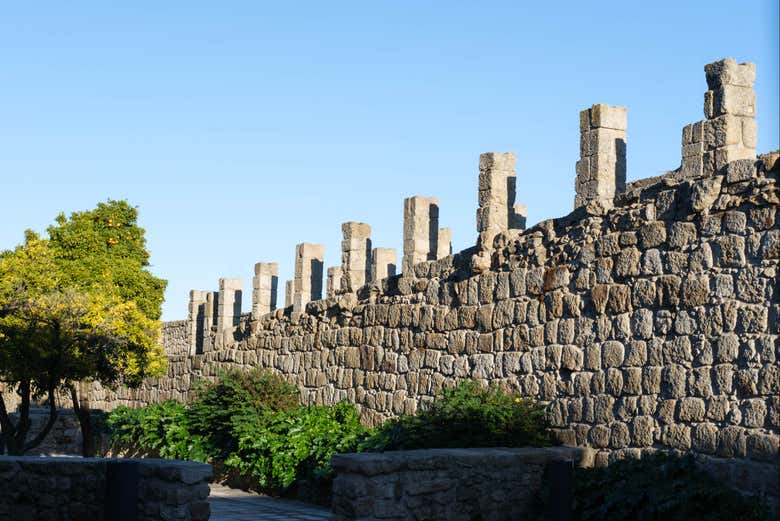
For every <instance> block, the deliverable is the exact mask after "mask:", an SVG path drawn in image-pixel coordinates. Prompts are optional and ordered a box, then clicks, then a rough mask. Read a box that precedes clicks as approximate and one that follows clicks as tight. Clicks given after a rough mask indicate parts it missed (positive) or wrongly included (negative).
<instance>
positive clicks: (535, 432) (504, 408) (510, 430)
mask: <svg viewBox="0 0 780 521" xmlns="http://www.w3.org/2000/svg"><path fill="white" fill-rule="evenodd" d="M550 442H551V439H550V434H549V430H548V424H547V422H546V419H545V413H544V407H542V406H541V405H539V404H537V403H535V402H533V401H531V400H526V399H522V398H520V397H519V396H514V395H511V394H506V393H505V392H503V391H502V390H500V389H498V388H495V387H489V388H485V387H481V386H480V385H479V384H478V383H476V382H473V381H464V382H461V383H460V384H459V385H458V386H457V387H455V388H452V389H448V390H445V391H444V392H443V393H442V395H441V397H440V398H438V399H437V400H436V401H434V402H433V403H432V404H431V405H430V406H428V407H424V408H421V410H419V411H418V412H417V414H416V415H414V416H402V417H399V418H396V419H392V420H389V421H388V422H386V423H385V424H384V425H382V426H381V427H379V428H378V429H377V430H376V432H375V433H373V435H372V436H370V437H369V438H368V439H366V440H365V441H364V442H363V443H362V444H361V449H363V450H369V451H386V450H410V449H425V448H437V447H440V448H443V447H448V448H455V447H522V446H546V445H550Z"/></svg>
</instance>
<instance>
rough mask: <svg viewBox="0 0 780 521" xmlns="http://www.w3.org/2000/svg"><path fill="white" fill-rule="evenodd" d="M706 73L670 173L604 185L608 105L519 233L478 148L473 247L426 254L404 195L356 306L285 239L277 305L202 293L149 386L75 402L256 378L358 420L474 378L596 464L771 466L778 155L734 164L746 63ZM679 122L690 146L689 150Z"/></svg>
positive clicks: (609, 178) (418, 211)
mask: <svg viewBox="0 0 780 521" xmlns="http://www.w3.org/2000/svg"><path fill="white" fill-rule="evenodd" d="M706 71H707V81H708V87H709V89H710V90H708V91H707V92H708V94H705V115H706V116H707V118H708V119H707V120H704V121H703V122H700V123H701V124H693V125H689V126H687V127H685V128H686V130H685V131H684V132H683V150H682V159H683V161H682V165H681V167H680V168H678V169H677V170H675V171H673V172H669V173H667V174H666V175H663V176H660V177H657V178H652V179H643V180H639V181H635V182H633V183H628V184H626V183H625V152H626V150H625V132H626V126H627V125H626V122H627V117H626V112H625V109H623V108H621V107H612V106H608V105H594V106H593V107H591V109H589V110H587V111H584V113H583V114H585V115H586V116H587V118H585V117H583V122H585V119H587V125H585V124H584V123H583V126H582V132H583V138H582V143H581V145H582V150H581V152H582V154H581V160H580V161H579V162H578V166H577V181H576V187H577V190H576V191H577V200H576V201H575V203H576V204H575V206H576V209H575V210H574V211H573V212H572V213H571V214H569V215H568V216H566V217H563V218H560V219H554V220H548V221H544V222H542V223H539V224H537V225H536V226H534V227H532V228H529V229H526V230H524V229H522V228H523V226H521V225H519V223H520V219H519V216H522V215H524V214H523V211H522V205H518V204H516V203H515V201H514V199H515V195H516V194H515V193H514V179H515V172H514V155H512V154H510V153H507V154H500V153H489V154H483V156H482V157H481V159H480V170H479V176H480V185H479V186H480V192H479V198H478V204H479V210H478V212H477V217H478V219H477V230H476V231H477V235H478V238H477V240H476V246H475V247H473V248H469V249H467V250H464V251H462V252H460V253H457V254H455V255H447V256H444V257H442V258H437V257H439V248H438V244H437V242H438V240H439V239H440V235H441V232H440V231H439V227H438V215H439V214H438V210H439V209H438V202H437V200H436V199H434V198H423V197H422V196H415V197H411V198H408V199H407V200H406V202H405V212H404V218H405V226H404V255H403V261H402V264H403V266H402V267H403V270H402V271H403V272H402V274H401V275H398V276H392V277H387V278H384V279H382V280H372V281H370V282H369V283H368V284H367V285H365V286H363V287H361V288H358V289H357V291H354V290H355V288H351V287H343V286H342V287H341V288H339V290H338V291H337V290H336V288H335V282H334V281H332V282H331V284H330V285H329V291H328V298H327V299H325V300H320V298H321V297H320V295H321V287H322V265H321V259H322V256H323V252H322V247H321V246H320V245H311V244H302V245H299V246H298V247H297V250H296V251H297V256H296V280H295V283H294V284H292V285H290V284H289V282H288V288H287V290H288V291H287V293H288V296H287V298H286V307H285V308H283V309H276V310H273V311H271V312H269V313H266V314H259V313H255V314H253V315H250V314H248V313H247V314H243V315H241V314H240V308H239V307H236V306H235V305H234V304H235V302H240V294H238V295H227V297H228V298H226V296H225V295H223V293H224V292H225V291H226V288H227V286H226V285H225V284H224V283H223V284H222V286H224V287H222V288H221V290H222V291H220V293H219V294H215V293H213V292H206V293H203V294H202V295H201V297H202V296H203V295H205V297H206V302H205V304H203V305H204V306H205V308H204V313H200V312H198V313H194V312H192V313H191V317H198V318H193V319H192V320H196V319H197V320H202V321H203V324H202V327H193V324H192V323H191V322H188V321H180V322H169V323H167V324H165V326H164V328H163V340H162V341H163V344H164V346H165V349H166V352H167V353H168V355H169V357H170V363H169V367H168V374H167V376H165V377H163V378H155V379H149V380H147V381H146V382H145V383H144V385H142V386H141V387H140V388H139V389H126V388H119V389H117V390H116V391H112V390H106V389H100V388H99V387H97V386H96V387H95V389H94V391H93V393H92V406H93V407H98V408H103V409H112V408H114V407H116V406H118V405H129V406H141V405H144V404H147V403H150V402H156V401H161V400H166V399H176V400H188V399H190V398H191V397H192V388H193V382H195V381H196V380H198V379H202V378H209V379H213V378H215V377H217V376H218V375H219V374H220V372H222V371H224V370H225V369H228V368H233V367H239V368H251V367H260V368H267V369H269V370H272V371H274V372H276V373H278V374H281V375H283V376H284V377H285V378H286V379H287V380H289V381H290V382H292V383H295V384H296V385H298V387H299V388H300V389H301V393H302V398H303V400H304V402H305V403H308V404H333V403H336V402H338V401H340V400H350V401H351V402H353V403H355V404H356V405H357V407H358V409H359V410H360V412H361V415H362V417H363V419H364V420H365V421H366V422H367V423H369V424H372V425H376V424H378V423H380V422H381V421H383V420H385V419H387V418H390V417H392V416H395V415H400V414H412V413H414V412H415V411H416V410H417V408H418V407H420V406H421V405H422V404H425V403H426V402H430V401H431V400H433V399H434V397H435V396H436V395H437V394H438V393H439V392H440V391H441V390H442V389H443V388H445V387H448V386H453V385H455V384H456V383H457V382H458V381H460V380H463V379H476V380H479V381H481V382H484V383H492V384H496V385H501V386H504V387H506V388H507V389H510V390H513V391H516V392H519V393H521V394H523V395H525V396H528V397H532V398H535V399H537V400H540V401H542V402H543V403H545V404H546V405H547V410H548V415H549V418H550V421H551V422H552V424H553V426H554V429H555V434H556V436H557V437H558V438H559V440H561V441H562V442H564V443H566V444H568V445H578V446H589V447H593V448H595V449H597V450H598V453H597V454H596V458H597V463H599V462H602V463H603V462H605V461H606V460H607V459H608V458H610V457H624V456H640V455H641V453H642V452H643V451H645V450H654V449H659V448H664V449H677V450H683V451H687V450H692V451H694V452H697V453H700V454H708V455H717V456H724V457H739V458H749V459H752V460H757V461H760V462H771V461H773V460H774V458H776V457H777V453H778V444H779V442H780V363H778V357H780V341H779V340H778V338H779V334H780V294H779V293H778V290H777V285H778V284H777V283H778V279H779V278H780V272H779V271H778V268H779V266H778V263H779V259H780V215H779V212H778V207H780V197H779V196H778V186H777V184H778V168H779V167H778V154H777V153H773V154H768V155H765V156H760V157H758V158H756V157H755V154H754V153H753V152H751V150H753V149H752V148H750V147H749V146H748V144H749V143H752V138H751V136H752V131H753V129H754V114H755V107H754V105H755V100H754V97H751V96H750V95H749V92H747V91H746V90H745V89H750V85H752V78H753V72H751V71H752V69H751V67H750V66H749V64H736V62H733V60H724V61H722V62H717V63H716V64H710V65H708V66H707V68H706ZM718 75H720V76H718ZM732 87H734V88H732ZM736 87H739V88H736ZM751 92H752V90H751ZM716 98H717V99H716ZM740 100H743V101H744V100H746V101H744V103H743V102H742V101H740ZM716 102H717V103H716ZM713 104H716V105H717V106H718V107H720V108H719V109H718V110H715V109H714V108H712V107H713V106H715V105H713ZM732 116H733V117H732ZM718 118H721V119H718ZM734 118H737V119H734ZM751 118H753V119H751ZM751 121H753V123H751ZM724 125H725V127H724ZM694 127H696V128H698V127H702V129H704V130H706V132H704V130H702V132H704V133H705V134H706V136H705V137H702V138H701V139H702V140H701V141H696V143H700V144H699V145H696V146H691V142H692V140H693V141H695V139H694V138H695V136H694V134H696V133H697V132H698V131H695V130H694ZM724 128H725V129H727V130H728V129H731V130H732V131H733V132H726V131H722V132H721V131H720V130H723V129H724ZM718 129H720V130H718ZM735 129H739V130H740V132H741V134H739V135H740V136H741V137H740V139H741V140H742V141H740V143H741V144H739V146H737V144H735V143H732V141H734V140H735V139H736V138H733V136H732V134H734V133H735V132H736V130H735ZM703 135H704V134H703ZM735 135H736V134H735ZM745 136H747V138H746V137H745ZM732 138H733V139H732ZM696 139H698V138H696ZM745 143H748V144H745ZM734 154H736V155H734ZM750 154H753V156H752V157H746V156H749V155H750ZM691 158H694V159H695V158H700V159H701V161H699V160H698V159H695V160H694V159H691ZM734 158H736V159H734ZM732 159H733V160H732ZM586 160H587V161H586ZM704 164H706V168H704V167H700V168H695V166H696V165H699V166H701V165H704ZM585 166H587V168H585ZM362 226H365V227H366V229H367V225H362ZM345 233H346V232H345ZM445 235H446V234H445ZM360 237H361V240H360V241H358V242H360V244H357V243H356V244H354V245H353V244H352V243H349V244H346V243H345V245H344V248H345V252H346V253H347V255H345V259H346V261H345V262H344V266H345V267H346V268H345V269H346V271H345V270H344V269H342V275H344V276H346V277H347V279H348V282H349V284H347V286H349V285H350V284H356V283H357V281H358V280H359V278H360V277H353V276H352V275H349V274H348V273H347V271H348V270H349V269H351V268H350V266H352V265H353V264H355V266H356V270H358V271H361V273H364V272H366V270H367V268H366V263H367V259H368V252H369V251H371V250H370V249H369V245H368V244H367V243H366V238H367V233H362V234H361V235H360ZM345 239H346V236H345ZM309 250H310V251H309ZM353 257H354V258H355V259H357V261H356V262H355V263H353V262H352V260H354V259H353ZM311 266H315V267H316V269H311ZM353 267H354V266H353ZM333 276H334V277H335V272H334V274H333ZM342 278H343V277H342ZM345 280H346V279H345ZM237 287H240V285H238V286H237ZM227 289H229V288H227ZM293 290H294V294H292V293H291V291H293ZM215 295H216V299H215ZM201 297H199V300H198V302H201V301H202V300H203V299H202V298H201ZM215 301H216V302H218V303H220V305H219V306H218V313H217V324H215V323H214V320H213V316H212V315H213V312H212V311H211V310H212V306H213V302H215ZM223 302H224V303H225V305H224V306H223V305H222V303H223ZM228 304H229V305H228ZM200 305H201V304H198V306H200ZM223 308H224V309H223ZM193 309H194V308H193ZM223 311H224V313H223ZM228 311H229V313H228ZM201 317H202V318H201ZM200 331H202V338H200V339H199V338H195V339H194V340H193V339H192V335H193V334H200V333H197V332H200ZM193 332H195V333H193ZM193 346H194V348H193Z"/></svg>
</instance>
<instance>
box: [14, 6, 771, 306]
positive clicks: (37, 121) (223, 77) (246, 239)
mask: <svg viewBox="0 0 780 521" xmlns="http://www.w3.org/2000/svg"><path fill="white" fill-rule="evenodd" d="M116 4H118V2H86V1H84V2H67V3H66V2H35V3H33V2H5V3H3V5H2V6H0V7H1V9H0V193H2V199H0V200H1V201H2V202H0V222H2V223H3V225H2V227H0V249H5V248H11V247H13V246H14V245H16V244H18V243H19V242H20V241H21V240H22V237H23V230H24V229H25V228H33V229H36V230H39V231H42V230H44V229H45V227H46V226H47V225H48V224H50V223H51V221H52V220H53V218H54V217H55V216H56V215H57V213H58V212H60V211H66V212H70V211H73V210H81V209H87V208H92V207H94V206H95V204H96V203H97V202H99V201H103V200H106V199H107V198H114V199H127V200H128V201H130V202H131V203H132V204H133V205H136V206H138V207H139V209H140V221H141V224H142V225H143V226H144V227H146V229H147V237H148V241H149V248H150V250H151V252H152V262H153V268H152V269H153V271H154V272H155V273H156V274H157V275H159V276H162V277H164V278H166V279H168V280H169V288H168V292H167V294H166V302H165V305H164V318H165V319H178V318H184V317H185V316H186V312H187V310H186V303H187V297H188V291H189V289H190V288H198V289H216V285H217V279H218V278H219V277H221V276H230V277H242V278H243V279H244V286H245V295H244V309H245V310H247V309H248V308H249V307H250V305H251V296H250V293H249V292H250V291H251V277H252V268H253V265H254V263H255V262H257V261H261V260H263V261H278V262H279V263H280V279H281V282H280V285H281V286H282V288H283V284H284V280H285V279H286V278H290V277H291V276H292V272H293V255H294V246H295V244H296V243H298V242H303V241H307V242H321V243H324V244H325V255H326V259H325V263H326V266H330V265H336V264H339V262H340V240H341V236H340V234H341V231H340V224H341V223H342V222H344V221H348V220H355V221H364V222H367V223H369V224H371V226H372V228H373V235H372V237H373V242H374V245H375V246H384V247H396V248H399V262H400V248H401V234H402V211H403V198H404V197H407V196H410V195H414V194H423V195H428V196H437V197H438V198H439V201H440V205H441V211H440V218H441V225H442V226H450V227H452V228H453V243H454V244H453V246H454V248H455V250H456V251H457V250H460V249H463V248H465V247H468V246H470V245H472V244H473V242H474V240H475V238H476V232H475V208H476V184H477V163H478V158H479V154H480V153H481V152H486V151H494V150H495V151H509V150H511V151H514V152H515V153H516V154H517V158H518V160H517V165H518V201H519V202H525V203H526V204H527V205H528V214H529V224H532V223H535V222H538V221H540V220H542V219H546V218H550V217H557V216H562V215H565V214H566V213H568V212H569V211H570V210H571V207H572V201H573V197H574V163H575V161H576V160H577V158H578V153H579V151H578V139H579V127H578V112H579V110H581V109H583V108H586V107H589V106H590V105H591V104H593V103H610V104H619V105H626V106H627V107H628V177H629V179H630V180H631V179H638V178H642V177H647V176H651V175H657V174H659V173H661V172H663V171H666V170H669V169H673V168H676V167H677V166H678V165H679V162H680V132H681V129H682V127H683V126H684V125H685V124H687V123H690V122H693V121H697V120H700V119H702V118H703V114H702V100H703V93H704V91H705V90H706V84H705V81H704V73H703V66H704V64H706V63H708V62H711V61H714V60H717V59H720V58H723V57H727V56H730V57H734V58H736V59H737V60H738V61H752V62H755V63H756V64H757V71H758V79H757V82H756V87H755V88H756V92H757V96H758V122H759V146H758V148H759V152H765V151H769V150H773V149H776V148H778V141H779V140H780V139H779V138H778V113H779V112H780V107H779V106H778V92H779V91H780V85H779V83H780V80H779V75H780V73H779V71H778V45H779V44H778V2H777V1H776V0H766V1H745V2H733V1H718V2H713V1H706V2H700V1H690V2H680V1H675V2H670V1H665V0H661V1H654V2H651V3H645V2H643V3H640V2H625V1H620V2H570V3H569V2H557V3H545V4H544V7H542V6H541V3H535V5H534V6H533V7H525V6H522V4H523V2H455V1H447V2H444V1H442V2H412V1H409V2H310V3H307V2H295V3H293V2H274V3H271V2H257V1H246V2H240V1H233V2H195V1H188V2H183V1H182V2H174V1H170V2H159V1H134V2H125V3H124V4H125V5H124V6H118V5H116ZM280 294H283V289H282V291H280Z"/></svg>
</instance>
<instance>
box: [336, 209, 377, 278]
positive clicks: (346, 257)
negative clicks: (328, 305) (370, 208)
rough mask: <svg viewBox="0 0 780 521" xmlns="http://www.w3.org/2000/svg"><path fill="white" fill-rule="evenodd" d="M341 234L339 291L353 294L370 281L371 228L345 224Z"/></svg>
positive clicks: (355, 223)
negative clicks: (340, 279) (340, 280)
mask: <svg viewBox="0 0 780 521" xmlns="http://www.w3.org/2000/svg"><path fill="white" fill-rule="evenodd" d="M341 232H342V236H343V240H342V241H341V270H342V275H341V277H342V282H341V291H345V292H353V293H354V292H356V291H357V290H358V289H360V288H361V287H363V286H364V285H365V284H366V283H367V282H369V280H370V279H371V251H372V250H371V226H369V225H368V224H366V223H361V222H345V223H343V224H342V225H341Z"/></svg>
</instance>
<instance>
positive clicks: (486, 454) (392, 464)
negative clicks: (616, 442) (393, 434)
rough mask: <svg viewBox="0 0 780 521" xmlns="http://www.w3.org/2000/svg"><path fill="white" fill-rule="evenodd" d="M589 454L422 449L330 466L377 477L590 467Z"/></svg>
mask: <svg viewBox="0 0 780 521" xmlns="http://www.w3.org/2000/svg"><path fill="white" fill-rule="evenodd" d="M589 453H590V450H589V449H586V448H582V447H524V448H510V447H489V448H470V449H420V450H399V451H388V452H360V453H346V454H335V455H334V456H333V457H332V458H331V465H332V466H333V469H334V470H335V471H336V473H337V474H338V473H350V474H362V475H366V476H375V475H378V474H386V473H390V472H397V471H402V470H424V469H428V470H430V469H442V468H449V467H452V466H453V463H455V464H457V465H461V466H467V467H472V466H490V467H492V468H495V467H513V466H516V465H518V464H531V465H539V464H542V463H546V462H548V461H553V460H564V461H572V462H573V463H575V464H577V465H579V466H589V463H588V461H589V459H590V458H589V457H588V456H589Z"/></svg>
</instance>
